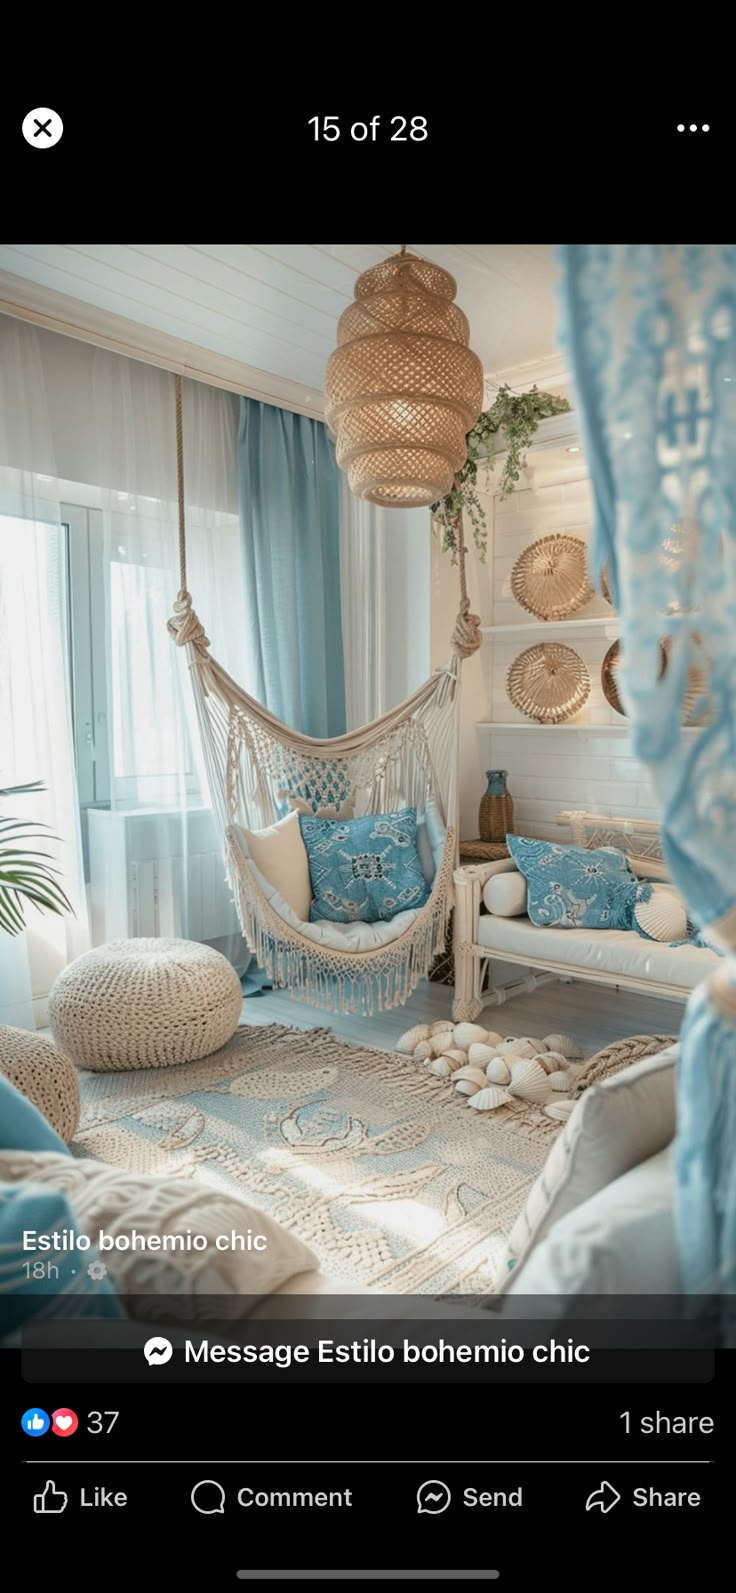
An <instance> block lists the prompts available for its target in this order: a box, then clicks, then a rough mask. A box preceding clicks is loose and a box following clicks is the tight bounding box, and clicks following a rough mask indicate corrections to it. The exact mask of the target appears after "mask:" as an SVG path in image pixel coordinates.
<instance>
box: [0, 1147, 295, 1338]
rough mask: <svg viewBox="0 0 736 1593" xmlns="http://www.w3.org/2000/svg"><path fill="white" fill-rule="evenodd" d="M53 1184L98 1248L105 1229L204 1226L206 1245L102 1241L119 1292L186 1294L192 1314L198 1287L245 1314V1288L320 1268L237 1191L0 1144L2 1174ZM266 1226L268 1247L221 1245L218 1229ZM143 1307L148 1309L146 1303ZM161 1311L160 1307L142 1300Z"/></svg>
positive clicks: (262, 1230)
mask: <svg viewBox="0 0 736 1593" xmlns="http://www.w3.org/2000/svg"><path fill="white" fill-rule="evenodd" d="M3 1182H4V1183H20V1182H22V1183H24V1184H26V1183H27V1184H28V1185H29V1186H31V1185H34V1184H35V1185H41V1186H43V1187H45V1188H48V1187H49V1186H50V1187H51V1188H53V1189H55V1190H59V1191H60V1192H61V1193H62V1194H64V1195H66V1197H67V1199H68V1201H69V1203H70V1205H71V1206H72V1208H73V1211H74V1216H75V1224H74V1226H75V1231H76V1232H77V1233H84V1234H88V1235H89V1238H90V1240H91V1241H92V1245H93V1247H94V1248H96V1247H97V1244H98V1241H99V1232H100V1229H104V1231H105V1233H108V1234H111V1235H113V1236H115V1235H117V1234H120V1235H123V1234H126V1235H129V1234H130V1233H131V1231H132V1229H133V1228H135V1229H136V1231H137V1232H138V1233H139V1234H144V1235H145V1236H146V1237H147V1238H148V1237H150V1236H151V1235H176V1234H181V1235H182V1237H183V1238H186V1235H187V1231H188V1230H189V1231H190V1232H191V1233H192V1234H204V1235H205V1237H206V1239H207V1241H208V1242H207V1248H206V1250H181V1251H179V1250H171V1251H170V1250H161V1251H158V1252H154V1251H148V1250H125V1251H118V1250H114V1249H113V1250H105V1251H101V1252H100V1254H101V1258H102V1260H103V1262H104V1264H105V1266H106V1267H107V1269H108V1272H109V1274H110V1278H111V1281H112V1282H113V1284H114V1285H115V1287H116V1288H117V1289H118V1291H119V1292H120V1293H121V1294H125V1295H146V1296H150V1295H161V1294H165V1295H167V1296H175V1295H176V1296H182V1297H183V1299H184V1302H185V1304H184V1314H186V1315H195V1314H196V1305H195V1304H193V1303H190V1304H189V1305H188V1306H187V1304H186V1301H187V1300H189V1301H190V1302H191V1297H192V1296H197V1295H204V1296H207V1295H213V1294H216V1295H218V1296H220V1297H221V1296H223V1295H224V1296H229V1297H230V1298H229V1299H225V1300H222V1299H218V1306H217V1309H218V1313H220V1314H221V1315H223V1316H242V1315H244V1314H245V1312H246V1311H247V1310H249V1309H250V1308H251V1306H252V1305H253V1304H254V1303H255V1301H252V1300H250V1301H249V1300H248V1299H247V1298H246V1299H244V1298H243V1296H245V1297H247V1296H249V1295H264V1294H271V1293H272V1292H273V1291H274V1290H276V1289H279V1288H281V1287H282V1285H283V1284H285V1283H286V1282H287V1280H288V1279H289V1278H293V1277H296V1276H297V1275H298V1274H300V1273H304V1272H309V1271H312V1270H315V1269H316V1268H317V1266H318V1261H317V1257H316V1256H315V1255H314V1252H313V1251H312V1250H310V1249H309V1246H308V1245H305V1244H303V1242H302V1240H301V1239H298V1238H297V1237H296V1235H295V1234H293V1233H289V1232H288V1231H287V1230H286V1229H285V1228H282V1227H280V1225H279V1224H278V1223H277V1222H275V1221H274V1219H273V1217H268V1216H267V1215H266V1214H265V1212H262V1211H259V1210H258V1209H257V1208H256V1207H255V1206H251V1205H249V1204H248V1203H246V1201H244V1200H240V1199H238V1198H237V1197H236V1196H235V1195H229V1194H226V1193H225V1192H224V1191H223V1190H220V1189H215V1188H214V1187H213V1188H208V1187H207V1186H206V1185H203V1184H197V1183H194V1182H193V1181H192V1180H191V1179H184V1178H160V1177H157V1176H155V1175H152V1174H140V1173H129V1172H125V1171H122V1170H121V1169H120V1168H118V1167H108V1166H107V1164H106V1163H104V1162H95V1161H76V1160H75V1159H74V1157H73V1156H65V1155H63V1154H61V1153H59V1154H56V1153H55V1152H42V1153H39V1152H36V1153H32V1152H30V1151H9V1150H4V1151H0V1183H3ZM249 1230H250V1232H251V1234H253V1235H255V1234H262V1235H263V1236H264V1238H265V1239H266V1249H265V1250H237V1249H228V1250H217V1249H215V1239H216V1238H217V1236H218V1234H229V1233H230V1232H231V1231H234V1232H235V1233H237V1234H242V1235H243V1238H247V1235H248V1231H249ZM141 1314H144V1312H143V1310H142V1312H141ZM145 1314H146V1315H155V1307H154V1308H153V1310H151V1307H150V1304H149V1305H147V1306H146V1307H145Z"/></svg>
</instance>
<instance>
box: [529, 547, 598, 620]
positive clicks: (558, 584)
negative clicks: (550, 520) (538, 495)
mask: <svg viewBox="0 0 736 1593" xmlns="http://www.w3.org/2000/svg"><path fill="white" fill-rule="evenodd" d="M586 551H587V550H586V547H585V543H584V542H582V541H581V540H580V537H572V536H569V535H568V533H567V532H566V531H555V532H554V533H553V534H552V535H551V536H547V537H540V538H539V540H538V541H537V542H532V543H531V544H530V546H529V547H528V548H525V549H524V552H523V553H522V554H521V555H520V557H519V558H518V559H517V561H516V563H515V565H514V568H513V570H512V571H511V590H512V592H513V594H514V597H515V598H516V601H517V603H520V604H521V606H522V608H525V609H526V610H527V611H528V613H530V614H535V615H536V617H537V619H543V620H561V619H567V618H568V616H569V615H570V614H574V613H575V612H576V610H577V609H579V608H582V606H583V603H587V602H588V599H589V598H591V597H592V596H593V588H592V586H591V584H590V581H589V579H588V565H587V557H586Z"/></svg>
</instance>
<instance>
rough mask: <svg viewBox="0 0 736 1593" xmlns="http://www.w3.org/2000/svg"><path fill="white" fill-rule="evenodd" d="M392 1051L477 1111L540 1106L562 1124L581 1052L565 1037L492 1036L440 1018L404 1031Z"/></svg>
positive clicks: (570, 1102) (579, 1067)
mask: <svg viewBox="0 0 736 1593" xmlns="http://www.w3.org/2000/svg"><path fill="white" fill-rule="evenodd" d="M396 1050H397V1051H398V1052H400V1054H401V1055H403V1056H410V1057H412V1059H413V1060H414V1061H415V1062H419V1063H422V1064H423V1065H424V1067H425V1068H426V1070H427V1072H428V1073H431V1074H432V1075H433V1076H434V1077H435V1078H437V1079H442V1080H444V1081H445V1082H446V1083H448V1084H450V1083H451V1084H454V1086H455V1090H456V1092H457V1094H458V1095H461V1096H465V1097H466V1098H467V1103H468V1106H472V1107H473V1108H474V1110H475V1111H478V1112H493V1111H495V1110H496V1109H497V1108H498V1107H500V1106H508V1105H510V1104H513V1102H514V1101H517V1102H521V1101H526V1102H528V1103H529V1104H530V1105H533V1106H537V1107H540V1108H542V1109H543V1110H544V1112H545V1113H546V1115H547V1116H548V1117H551V1118H553V1119H554V1120H555V1121H557V1122H564V1121H566V1119H567V1118H568V1117H569V1116H570V1113H571V1112H572V1110H573V1108H574V1105H575V1101H574V1099H573V1097H574V1094H575V1089H576V1080H577V1077H578V1075H579V1074H580V1072H581V1070H582V1067H583V1065H584V1064H583V1062H582V1056H583V1053H582V1050H581V1048H580V1046H579V1045H578V1044H577V1041H576V1040H574V1039H573V1038H572V1035H569V1034H546V1035H545V1036H544V1038H543V1039H541V1040H539V1039H536V1038H535V1036H534V1035H531V1034H525V1035H513V1034H506V1035H500V1034H497V1033H496V1031H495V1030H494V1029H484V1028H483V1027H482V1025H481V1024H479V1023H455V1024H453V1023H452V1021H451V1020H450V1019H448V1018H444V1019H443V1018H439V1019H438V1020H437V1021H436V1022H435V1023H431V1024H426V1023H417V1024H415V1025H414V1027H413V1028H412V1029H407V1031H406V1033H405V1034H402V1036H401V1039H400V1040H399V1041H398V1042H397V1045H396Z"/></svg>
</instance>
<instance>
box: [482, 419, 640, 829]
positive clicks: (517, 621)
mask: <svg viewBox="0 0 736 1593" xmlns="http://www.w3.org/2000/svg"><path fill="white" fill-rule="evenodd" d="M529 465H530V472H529V481H530V485H529V487H526V488H524V489H523V490H517V491H516V492H515V493H514V494H513V495H512V497H510V498H507V499H505V500H504V501H503V502H502V501H501V500H500V499H499V498H498V497H496V498H494V499H493V500H492V503H493V513H492V525H491V527H490V536H489V557H488V563H487V565H486V566H485V568H484V567H483V566H476V576H477V578H479V579H480V582H481V593H480V599H481V612H482V614H483V618H484V622H485V623H486V624H488V623H490V624H492V625H521V624H523V625H525V626H526V627H527V628H528V634H527V632H526V631H525V632H516V633H514V634H512V635H494V636H488V637H486V640H485V642H484V647H483V654H482V659H481V666H482V672H483V681H484V686H485V693H486V704H487V706H486V710H485V712H484V718H485V719H486V720H488V721H493V728H487V727H478V728H477V730H476V735H477V740H478V751H479V754H480V761H481V764H482V766H483V767H487V768H492V767H493V768H496V767H498V768H503V769H508V771H509V780H508V784H509V789H510V791H511V792H512V795H513V797H514V803H515V816H514V827H515V829H517V830H518V831H519V833H520V834H527V835H539V836H549V837H557V838H559V836H560V831H559V829H558V828H557V827H556V825H555V818H556V815H557V813H558V812H559V811H560V809H561V808H565V807H571V808H574V807H580V808H587V809H589V810H591V811H593V812H597V813H603V814H606V813H609V814H626V815H629V816H631V817H638V818H656V817H657V816H658V814H657V809H656V806H655V802H654V795H653V792H652V790H651V787H650V784H649V781H648V778H647V775H646V772H645V770H644V769H643V768H642V766H641V764H639V763H638V762H637V760H636V759H635V758H634V757H633V756H632V753H631V747H630V740H629V736H628V733H627V731H626V721H625V719H624V718H622V716H621V715H619V714H617V713H616V711H615V709H613V708H611V707H609V705H608V703H607V702H606V700H605V697H604V695H603V691H602V688H601V679H600V671H601V664H602V661H603V658H604V655H605V653H606V651H607V649H608V647H609V646H610V645H611V641H612V639H613V637H614V636H615V634H616V632H615V629H614V628H613V627H614V624H615V616H614V614H613V611H612V610H611V608H610V607H609V605H608V604H607V603H606V602H605V600H604V599H603V598H602V597H594V598H592V599H591V600H590V601H589V602H588V603H587V604H585V606H584V607H583V608H581V609H579V610H578V612H577V614H576V615H575V616H574V618H575V619H589V618H595V617H600V618H601V619H602V620H603V621H608V625H607V627H606V628H604V627H603V626H602V627H601V629H598V628H580V629H578V628H576V627H575V626H574V625H571V626H570V627H569V629H566V631H565V632H564V633H563V632H562V631H561V630H560V629H558V628H555V629H554V631H549V632H548V633H547V634H548V635H550V636H552V637H554V639H555V640H559V641H562V642H565V643H566V644H567V645H569V646H570V647H573V648H574V649H575V651H576V652H577V653H578V654H579V655H580V657H581V658H582V659H583V662H584V663H585V664H586V666H587V669H588V672H589V674H590V681H591V691H590V695H589V697H588V700H587V702H586V703H585V705H584V707H583V708H582V709H581V711H580V712H579V713H578V714H577V715H576V716H575V718H574V719H573V720H570V721H567V722H566V723H565V724H564V725H559V726H557V725H554V726H549V727H546V726H545V727H543V728H537V727H536V726H532V725H531V724H529V721H528V720H526V719H525V716H524V715H523V714H522V713H520V712H519V711H518V710H517V709H515V708H514V707H513V706H512V704H511V703H510V701H509V698H508V696H507V694H506V676H507V674H508V670H509V668H510V667H511V664H512V663H513V661H514V659H515V658H517V657H518V655H519V653H521V652H523V651H524V648H525V647H529V646H531V645H532V644H533V643H534V642H537V641H541V640H543V639H544V636H545V629H546V628H545V624H544V621H538V620H536V619H535V618H534V616H533V615H531V614H529V613H527V612H526V610H525V609H523V608H522V607H521V606H520V605H519V604H518V603H517V602H516V601H515V599H514V597H513V596H512V595H511V592H510V586H509V577H510V574H511V571H512V569H513V566H514V564H515V562H516V559H517V558H518V556H519V554H520V553H521V552H522V551H523V550H524V548H525V547H527V546H528V545H529V543H530V542H534V541H535V540H536V539H537V538H538V537H542V536H546V535H547V534H548V533H550V532H552V531H569V532H571V534H572V535H574V536H577V537H580V538H582V539H583V540H584V541H586V542H587V540H588V538H589V533H590V524H591V516H592V503H591V492H590V485H589V482H588V479H587V475H586V472H585V466H584V463H583V460H582V455H577V454H576V455H570V454H568V453H567V451H566V450H565V449H564V448H560V449H555V450H541V449H540V450H539V451H538V452H537V454H536V456H535V455H534V454H533V453H532V454H531V455H530V456H529ZM489 507H490V500H489ZM489 518H491V517H490V516H489ZM484 583H487V584H486V585H485V590H483V584H484ZM504 588H505V590H504ZM507 725H509V726H511V725H513V726H517V725H518V726H520V727H524V726H526V725H528V726H529V728H528V729H524V728H519V729H516V728H514V729H513V730H512V729H505V728H504V727H505V726H507ZM573 725H574V726H576V727H579V728H575V729H573V728H572V726H573ZM605 726H610V727H612V729H611V730H609V731H606V730H605V729H603V728H602V727H605ZM612 732H613V733H612ZM469 780H472V782H473V792H472V797H471V792H470V790H469V788H468V782H469ZM476 785H477V774H476V771H475V769H472V768H471V769H469V770H468V771H467V774H466V771H465V769H463V771H462V773H461V791H462V797H463V811H464V818H465V824H464V828H465V829H466V830H467V824H468V820H469V818H470V815H471V813H472V811H473V805H475V806H476V807H477V800H478V797H479V795H480V792H478V791H477V789H476Z"/></svg>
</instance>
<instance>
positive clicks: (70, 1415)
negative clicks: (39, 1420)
mask: <svg viewBox="0 0 736 1593" xmlns="http://www.w3.org/2000/svg"><path fill="white" fill-rule="evenodd" d="M78 1426H79V1417H78V1415H77V1413H76V1411H74V1410H67V1408H66V1406H65V1405H62V1406H61V1409H60V1410H55V1411H54V1413H53V1415H52V1417H51V1431H52V1433H55V1434H56V1436H57V1438H71V1436H72V1433H75V1432H76V1430H77V1428H78Z"/></svg>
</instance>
